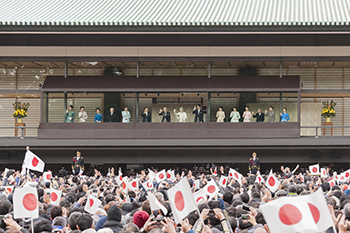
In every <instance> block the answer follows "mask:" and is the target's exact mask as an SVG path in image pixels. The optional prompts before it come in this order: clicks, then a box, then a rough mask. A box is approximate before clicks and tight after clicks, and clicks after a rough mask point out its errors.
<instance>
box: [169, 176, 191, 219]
mask: <svg viewBox="0 0 350 233" xmlns="http://www.w3.org/2000/svg"><path fill="white" fill-rule="evenodd" d="M167 193H168V198H169V203H170V207H171V210H172V212H173V216H174V219H175V222H176V224H179V223H180V221H181V220H182V219H184V218H185V217H186V216H187V215H188V214H189V213H191V212H192V211H194V210H197V205H196V202H195V201H194V198H193V196H192V192H191V188H190V185H189V183H188V180H187V178H183V179H181V180H180V181H179V182H178V183H177V184H176V185H175V186H174V187H172V188H171V189H169V190H168V192H167Z"/></svg>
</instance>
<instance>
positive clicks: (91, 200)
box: [90, 199, 94, 207]
mask: <svg viewBox="0 0 350 233" xmlns="http://www.w3.org/2000/svg"><path fill="white" fill-rule="evenodd" d="M93 205H94V200H93V199H90V207H92V206H93Z"/></svg>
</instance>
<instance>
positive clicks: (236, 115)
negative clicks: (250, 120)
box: [230, 107, 241, 122]
mask: <svg viewBox="0 0 350 233" xmlns="http://www.w3.org/2000/svg"><path fill="white" fill-rule="evenodd" d="M230 118H231V122H239V119H240V118H241V115H240V114H239V112H238V111H237V107H233V109H232V111H231V114H230Z"/></svg>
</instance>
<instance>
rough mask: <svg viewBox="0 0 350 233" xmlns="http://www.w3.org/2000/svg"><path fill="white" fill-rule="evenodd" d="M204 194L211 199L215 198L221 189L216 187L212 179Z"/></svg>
mask: <svg viewBox="0 0 350 233" xmlns="http://www.w3.org/2000/svg"><path fill="white" fill-rule="evenodd" d="M204 192H205V194H206V195H208V196H209V197H210V198H212V197H214V196H215V195H216V194H217V193H218V192H219V188H218V186H217V185H216V183H215V181H214V179H211V180H210V181H209V182H208V183H207V185H206V186H205V187H204Z"/></svg>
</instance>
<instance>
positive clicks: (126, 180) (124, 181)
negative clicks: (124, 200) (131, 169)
mask: <svg viewBox="0 0 350 233" xmlns="http://www.w3.org/2000/svg"><path fill="white" fill-rule="evenodd" d="M121 186H122V188H123V190H126V189H128V188H129V181H128V177H127V176H124V177H123V180H122V183H121Z"/></svg>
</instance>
